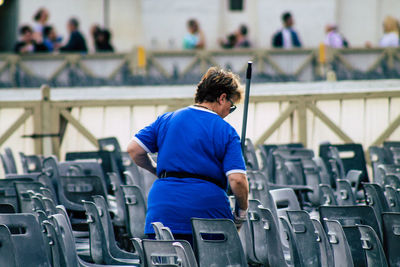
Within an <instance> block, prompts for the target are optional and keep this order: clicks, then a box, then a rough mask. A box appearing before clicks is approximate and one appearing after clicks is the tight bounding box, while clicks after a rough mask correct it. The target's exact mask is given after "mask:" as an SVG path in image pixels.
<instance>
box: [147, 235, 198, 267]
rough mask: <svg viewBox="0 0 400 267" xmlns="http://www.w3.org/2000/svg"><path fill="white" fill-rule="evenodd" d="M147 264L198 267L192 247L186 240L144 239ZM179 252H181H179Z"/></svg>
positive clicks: (153, 265)
mask: <svg viewBox="0 0 400 267" xmlns="http://www.w3.org/2000/svg"><path fill="white" fill-rule="evenodd" d="M142 245H143V253H144V256H145V259H146V260H145V261H146V266H148V267H157V266H177V267H178V266H182V267H196V266H197V262H196V260H195V257H194V253H193V250H192V247H191V246H190V244H189V242H187V241H185V240H177V241H174V240H147V239H144V240H143V241H142ZM178 253H179V254H178Z"/></svg>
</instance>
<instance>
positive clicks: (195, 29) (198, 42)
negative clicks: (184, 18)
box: [183, 19, 205, 49]
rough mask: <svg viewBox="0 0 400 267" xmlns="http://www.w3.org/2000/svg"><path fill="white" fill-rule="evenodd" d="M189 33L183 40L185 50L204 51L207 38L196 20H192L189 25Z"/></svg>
mask: <svg viewBox="0 0 400 267" xmlns="http://www.w3.org/2000/svg"><path fill="white" fill-rule="evenodd" d="M187 27H188V31H189V32H188V33H187V34H186V35H185V36H184V38H183V48H184V49H202V48H204V47H205V37H204V33H203V31H202V30H201V29H200V26H199V23H198V22H197V20H195V19H190V20H189V21H188V23H187Z"/></svg>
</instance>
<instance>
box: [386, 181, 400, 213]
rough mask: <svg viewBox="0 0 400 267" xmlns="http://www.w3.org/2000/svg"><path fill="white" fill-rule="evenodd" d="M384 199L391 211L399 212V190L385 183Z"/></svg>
mask: <svg viewBox="0 0 400 267" xmlns="http://www.w3.org/2000/svg"><path fill="white" fill-rule="evenodd" d="M385 193H386V199H387V202H388V205H389V209H390V211H392V212H400V191H399V190H398V189H397V190H396V189H394V188H393V187H391V186H389V185H387V186H385Z"/></svg>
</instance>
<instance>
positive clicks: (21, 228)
mask: <svg viewBox="0 0 400 267" xmlns="http://www.w3.org/2000/svg"><path fill="white" fill-rule="evenodd" d="M0 224H4V225H6V226H7V227H8V229H10V232H11V240H12V242H13V243H14V247H15V256H16V258H17V259H18V264H19V265H20V266H43V267H46V266H49V267H50V266H51V265H50V260H49V258H48V257H47V254H46V248H45V246H46V245H45V243H44V241H43V237H42V234H41V233H42V231H41V227H40V225H39V223H38V222H37V220H36V217H35V216H34V215H33V214H28V213H20V214H0Z"/></svg>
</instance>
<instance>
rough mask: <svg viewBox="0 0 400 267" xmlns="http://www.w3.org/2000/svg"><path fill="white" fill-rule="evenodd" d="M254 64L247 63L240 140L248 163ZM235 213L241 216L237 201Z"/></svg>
mask: <svg viewBox="0 0 400 267" xmlns="http://www.w3.org/2000/svg"><path fill="white" fill-rule="evenodd" d="M252 64H253V62H251V61H249V62H248V63H247V72H246V91H245V95H244V111H243V123H242V137H241V140H240V143H241V146H242V154H243V157H244V160H245V162H246V152H245V151H246V144H245V142H246V128H247V113H248V110H249V97H250V81H251V70H252V69H251V66H252ZM235 202H236V203H235V213H236V215H239V205H238V203H237V200H236V201H235Z"/></svg>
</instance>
